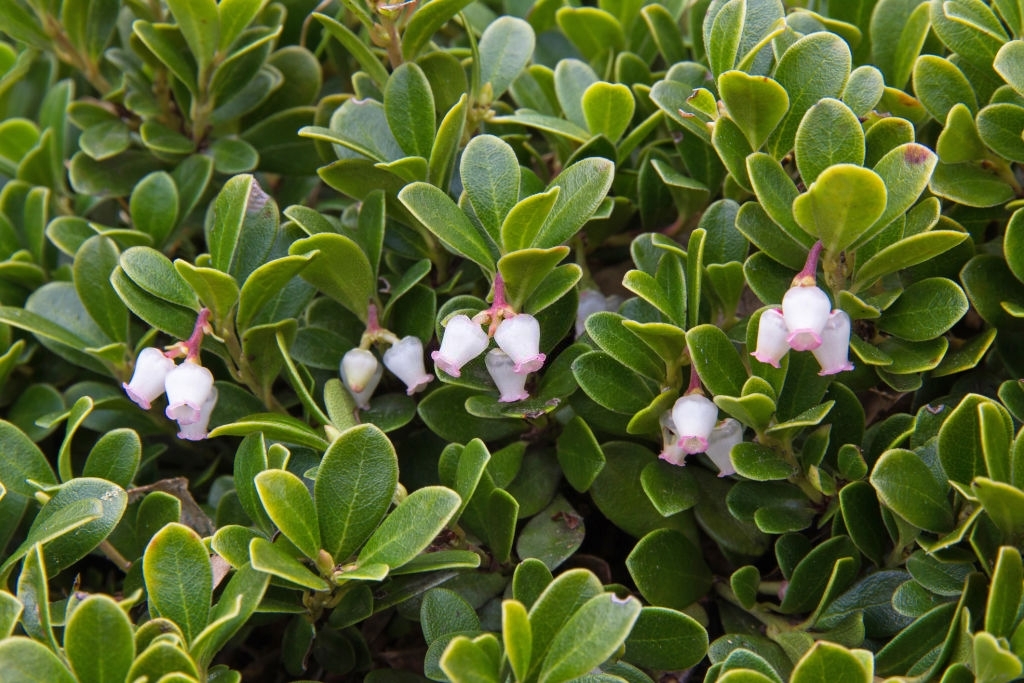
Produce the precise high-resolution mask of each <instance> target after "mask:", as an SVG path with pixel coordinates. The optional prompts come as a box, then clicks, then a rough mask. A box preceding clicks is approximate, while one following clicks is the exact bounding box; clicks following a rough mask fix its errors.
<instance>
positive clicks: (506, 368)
mask: <svg viewBox="0 0 1024 683" xmlns="http://www.w3.org/2000/svg"><path fill="white" fill-rule="evenodd" d="M484 364H485V365H486V366H487V372H488V373H489V374H490V376H491V379H492V380H494V384H495V386H497V387H498V391H499V392H500V393H501V397H500V398H499V399H498V400H499V401H500V402H502V403H515V402H516V401H522V400H523V399H525V398H530V393H529V392H528V391H526V373H525V372H516V369H515V361H513V360H512V358H511V357H509V355H508V354H507V353H505V352H504V351H502V350H501V349H491V350H490V351H488V352H487V355H486V356H484Z"/></svg>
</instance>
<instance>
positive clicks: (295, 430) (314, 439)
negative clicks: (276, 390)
mask: <svg viewBox="0 0 1024 683" xmlns="http://www.w3.org/2000/svg"><path fill="white" fill-rule="evenodd" d="M255 432H263V434H264V436H266V437H267V438H268V439H274V440H276V441H283V442H285V443H293V444H297V445H299V446H308V447H310V448H314V449H316V450H324V449H326V448H327V446H328V445H329V444H328V442H327V441H325V440H324V439H323V437H321V436H320V435H319V434H317V433H316V432H315V431H313V430H312V429H310V427H309V426H308V425H307V424H306V423H305V422H304V421H302V420H299V419H296V418H294V417H291V416H288V415H280V414H278V413H254V414H252V415H248V416H246V417H244V418H242V419H240V420H235V421H234V422H230V423H228V424H223V425H220V426H218V427H217V428H215V429H212V430H210V433H209V435H208V438H211V439H213V438H216V437H218V436H248V435H249V434H253V433H255Z"/></svg>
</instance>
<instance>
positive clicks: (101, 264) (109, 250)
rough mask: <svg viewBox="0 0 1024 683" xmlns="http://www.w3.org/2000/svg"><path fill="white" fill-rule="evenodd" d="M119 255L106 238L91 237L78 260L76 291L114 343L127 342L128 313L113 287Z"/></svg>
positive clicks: (75, 280)
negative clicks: (112, 280) (111, 279)
mask: <svg viewBox="0 0 1024 683" xmlns="http://www.w3.org/2000/svg"><path fill="white" fill-rule="evenodd" d="M118 256H119V254H118V251H117V247H116V246H114V243H113V242H112V241H111V240H110V239H108V238H105V237H100V236H98V235H97V236H96V237H92V238H90V239H89V240H87V241H86V242H85V244H83V245H82V246H81V247H80V248H79V250H78V253H77V254H76V256H75V262H74V265H73V267H72V268H73V271H72V272H73V274H74V282H75V290H76V291H77V292H78V298H79V299H80V300H81V301H82V305H83V306H85V309H86V310H87V311H89V315H90V316H91V317H92V319H93V320H94V321H96V324H97V325H99V326H100V328H102V329H103V331H104V332H105V333H106V334H107V336H108V337H110V339H112V340H114V341H127V339H128V309H127V308H125V306H124V304H123V303H121V300H120V298H119V297H118V296H117V292H115V291H114V289H113V287H112V286H111V285H110V273H111V272H112V271H113V270H114V268H116V267H117V263H118Z"/></svg>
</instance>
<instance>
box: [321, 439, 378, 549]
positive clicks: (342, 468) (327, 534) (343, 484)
mask: <svg viewBox="0 0 1024 683" xmlns="http://www.w3.org/2000/svg"><path fill="white" fill-rule="evenodd" d="M397 484H398V459H397V456H396V455H395V449H394V446H392V445H391V442H390V441H389V440H388V438H387V437H386V436H384V434H383V433H382V432H381V431H380V430H379V429H378V428H377V427H374V426H372V425H360V426H358V427H353V428H352V429H349V430H346V431H344V432H342V434H341V436H339V437H338V438H337V439H335V440H334V442H333V443H332V444H331V446H330V448H328V449H327V452H326V453H324V457H323V459H322V460H321V461H320V467H319V468H318V469H317V475H316V482H315V484H314V486H313V497H314V501H315V503H316V514H317V519H318V520H319V525H320V534H321V537H322V539H323V540H322V543H323V547H324V549H325V550H326V551H327V552H328V553H330V554H331V556H332V557H333V558H334V560H335V562H339V563H340V562H344V561H345V560H346V559H347V558H348V557H349V556H350V555H351V554H352V553H353V552H355V550H356V549H357V548H359V546H360V545H362V543H363V541H365V540H366V539H367V538H368V537H369V536H370V534H371V533H372V532H373V530H374V529H375V528H376V527H377V525H378V524H379V523H380V521H381V520H382V519H384V515H385V513H386V512H387V509H388V506H389V505H390V504H391V499H392V497H393V496H394V494H395V487H396V486H397Z"/></svg>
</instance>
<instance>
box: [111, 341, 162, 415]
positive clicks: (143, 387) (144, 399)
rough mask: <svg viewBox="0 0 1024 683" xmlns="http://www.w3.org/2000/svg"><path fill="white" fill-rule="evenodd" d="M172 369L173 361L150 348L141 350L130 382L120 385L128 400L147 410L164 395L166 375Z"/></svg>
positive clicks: (159, 351) (158, 350) (155, 349)
mask: <svg viewBox="0 0 1024 683" xmlns="http://www.w3.org/2000/svg"><path fill="white" fill-rule="evenodd" d="M173 369H174V360H172V359H171V358H168V357H167V356H165V355H164V353H163V351H161V350H160V349H157V348H154V347H152V346H150V347H148V348H145V349H142V351H140V352H139V357H138V358H137V359H136V361H135V372H134V373H132V379H131V381H130V382H127V383H122V384H121V386H122V387H123V388H124V390H125V393H127V394H128V398H130V399H131V400H133V401H135V403H137V404H138V405H139V406H140V407H141V408H142V409H143V410H149V408H150V405H151V404H152V402H153V401H155V400H156V399H157V398H159V397H160V394H162V393H164V381H165V380H166V379H167V373H169V372H170V371H171V370H173Z"/></svg>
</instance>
